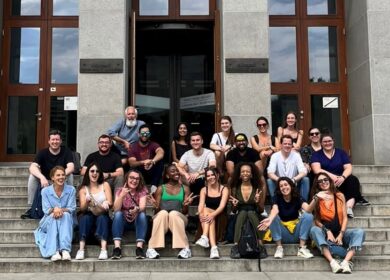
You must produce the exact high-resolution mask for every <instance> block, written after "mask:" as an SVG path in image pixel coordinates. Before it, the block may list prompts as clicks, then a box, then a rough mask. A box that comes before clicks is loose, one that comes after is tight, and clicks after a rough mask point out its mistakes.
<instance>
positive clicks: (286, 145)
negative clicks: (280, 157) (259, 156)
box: [282, 138, 293, 154]
mask: <svg viewBox="0 0 390 280" xmlns="http://www.w3.org/2000/svg"><path fill="white" fill-rule="evenodd" d="M292 147H293V143H292V140H291V139H290V138H283V140H282V151H283V152H284V153H286V154H289V153H290V152H291V149H292Z"/></svg>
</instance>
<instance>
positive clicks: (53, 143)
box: [48, 134, 62, 151]
mask: <svg viewBox="0 0 390 280" xmlns="http://www.w3.org/2000/svg"><path fill="white" fill-rule="evenodd" d="M48 143H49V147H50V149H51V150H53V151H58V150H59V149H60V147H61V144H62V140H61V136H60V135H59V134H53V135H50V136H49V141H48Z"/></svg>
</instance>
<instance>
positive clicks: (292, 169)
mask: <svg viewBox="0 0 390 280" xmlns="http://www.w3.org/2000/svg"><path fill="white" fill-rule="evenodd" d="M267 172H268V173H275V175H276V176H278V177H288V178H293V177H295V176H296V175H298V174H299V173H301V172H304V173H305V174H306V173H307V170H306V168H305V166H304V165H303V161H302V158H301V155H300V154H299V153H297V152H294V151H291V152H290V155H289V156H288V157H287V158H286V159H285V158H284V157H283V156H282V152H281V151H279V152H277V153H274V154H273V155H272V156H271V160H270V162H269V165H268V169H267Z"/></svg>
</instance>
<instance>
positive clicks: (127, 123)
mask: <svg viewBox="0 0 390 280" xmlns="http://www.w3.org/2000/svg"><path fill="white" fill-rule="evenodd" d="M136 124H137V120H129V119H126V126H127V127H134V126H135V125H136Z"/></svg>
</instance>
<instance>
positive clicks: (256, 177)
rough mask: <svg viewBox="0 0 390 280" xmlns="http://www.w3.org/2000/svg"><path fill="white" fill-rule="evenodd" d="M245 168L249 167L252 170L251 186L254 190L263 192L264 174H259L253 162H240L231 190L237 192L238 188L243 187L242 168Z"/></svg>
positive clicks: (236, 168)
mask: <svg viewBox="0 0 390 280" xmlns="http://www.w3.org/2000/svg"><path fill="white" fill-rule="evenodd" d="M243 166H249V167H250V169H251V173H252V177H251V178H250V181H251V185H252V187H253V188H254V189H260V190H262V186H261V176H262V174H261V173H260V172H259V170H258V168H257V167H256V165H255V164H254V163H253V162H240V163H239V164H237V165H236V166H235V167H234V172H233V176H232V182H231V185H230V187H231V189H232V190H233V189H234V190H237V188H239V187H241V184H242V179H241V168H242V167H243Z"/></svg>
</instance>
